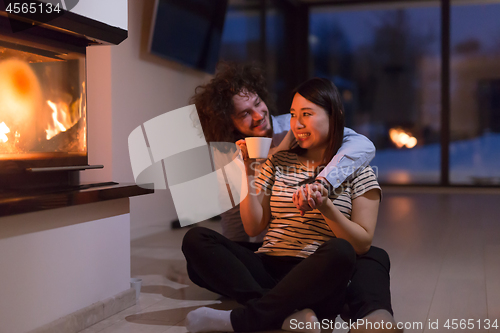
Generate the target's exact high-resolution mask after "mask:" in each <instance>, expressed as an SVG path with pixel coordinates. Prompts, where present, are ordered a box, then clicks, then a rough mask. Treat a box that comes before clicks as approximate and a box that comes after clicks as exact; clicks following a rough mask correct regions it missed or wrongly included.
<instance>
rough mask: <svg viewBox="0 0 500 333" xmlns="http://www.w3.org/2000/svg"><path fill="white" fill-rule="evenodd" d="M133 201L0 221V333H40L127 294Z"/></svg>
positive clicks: (29, 214)
mask: <svg viewBox="0 0 500 333" xmlns="http://www.w3.org/2000/svg"><path fill="white" fill-rule="evenodd" d="M128 201H129V200H128V199H126V198H125V199H119V200H111V201H103V202H99V203H94V204H87V205H79V206H72V207H65V208H59V209H52V210H46V211H41V212H36V213H27V214H20V215H13V216H8V217H3V218H1V219H0V220H1V221H0V222H1V225H2V227H1V228H0V253H1V254H2V255H0V267H1V268H2V274H0V286H2V287H1V295H2V297H1V298H0V332H1V333H23V332H27V331H30V330H33V329H36V328H38V327H40V326H43V325H45V324H48V323H50V322H52V321H54V320H57V319H59V318H60V317H63V316H65V315H68V314H70V313H73V312H75V311H78V310H80V309H82V308H85V307H87V306H89V305H91V304H93V303H95V302H98V301H102V300H105V299H106V298H109V297H112V296H115V295H117V294H119V293H121V292H123V291H125V290H127V289H129V288H130V215H129V214H128V208H129V204H128Z"/></svg>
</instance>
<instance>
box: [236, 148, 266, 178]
mask: <svg viewBox="0 0 500 333" xmlns="http://www.w3.org/2000/svg"><path fill="white" fill-rule="evenodd" d="M235 144H236V145H237V146H238V148H240V150H241V157H242V158H243V162H244V163H245V170H246V172H247V175H250V176H255V175H258V174H259V173H260V168H261V167H262V162H263V161H265V160H264V159H261V160H260V161H259V160H258V159H255V158H250V157H249V156H248V148H247V143H246V142H245V140H243V139H241V140H238V141H236V142H235Z"/></svg>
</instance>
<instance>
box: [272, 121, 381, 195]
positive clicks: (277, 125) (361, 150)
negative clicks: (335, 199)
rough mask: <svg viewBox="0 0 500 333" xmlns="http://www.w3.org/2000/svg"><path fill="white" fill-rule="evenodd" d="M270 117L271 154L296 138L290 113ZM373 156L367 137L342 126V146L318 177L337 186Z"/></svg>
mask: <svg viewBox="0 0 500 333" xmlns="http://www.w3.org/2000/svg"><path fill="white" fill-rule="evenodd" d="M271 117H272V121H273V131H274V134H273V146H274V147H273V148H272V149H271V150H270V151H269V154H271V155H272V154H275V153H277V152H278V151H281V150H288V149H290V147H293V146H294V145H295V144H296V140H295V137H294V136H293V133H292V131H291V130H290V118H291V115H290V114H289V113H288V114H283V115H280V116H277V117H274V116H271ZM374 157H375V146H374V145H373V143H372V142H371V141H370V140H369V139H368V138H367V137H365V136H363V135H361V134H358V133H356V132H354V131H353V130H352V129H350V128H347V127H346V128H344V140H343V141H342V146H341V147H340V149H339V151H338V152H337V154H336V155H335V156H334V157H333V159H332V160H331V161H330V163H328V165H327V166H326V167H325V168H324V169H323V171H321V172H320V174H319V175H318V177H323V178H326V180H328V182H329V183H330V185H332V186H333V187H334V188H337V187H338V186H340V184H342V183H343V182H344V181H345V180H346V179H347V178H348V177H349V176H351V175H352V174H353V173H354V172H360V171H361V170H363V169H364V168H365V167H366V166H368V164H369V163H370V161H371V160H372V159H373V158H374Z"/></svg>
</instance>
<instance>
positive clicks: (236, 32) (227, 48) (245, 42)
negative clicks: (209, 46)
mask: <svg viewBox="0 0 500 333" xmlns="http://www.w3.org/2000/svg"><path fill="white" fill-rule="evenodd" d="M220 59H221V60H227V61H235V62H242V63H243V62H252V61H259V60H260V13H259V11H258V10H255V9H246V8H239V7H236V8H235V7H229V8H228V11H227V14H226V21H225V23H224V32H223V33H222V42H221V51H220Z"/></svg>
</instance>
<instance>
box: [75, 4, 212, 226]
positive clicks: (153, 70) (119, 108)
mask: <svg viewBox="0 0 500 333" xmlns="http://www.w3.org/2000/svg"><path fill="white" fill-rule="evenodd" d="M153 4H154V0H146V1H141V0H129V17H128V28H129V30H128V38H127V39H126V40H125V41H123V42H122V43H121V44H120V45H117V46H104V47H103V46H99V47H91V48H88V58H87V61H88V87H89V92H88V118H89V148H88V150H89V162H90V163H94V164H105V169H103V170H96V171H85V172H83V173H82V179H84V180H98V181H109V180H113V181H117V182H127V183H133V182H134V179H133V174H132V168H131V166H130V160H129V154H128V135H129V134H130V132H132V130H133V129H135V128H136V127H137V126H140V125H141V124H142V123H144V122H145V121H147V120H149V119H151V118H153V117H155V116H158V115H160V114H163V113H164V112H167V111H171V110H175V109H177V108H180V107H183V106H186V105H188V101H189V98H190V97H191V96H192V95H193V93H194V89H195V87H196V86H198V85H200V84H202V83H205V82H207V81H208V80H209V79H210V78H211V76H210V75H208V74H205V73H201V72H198V71H195V70H193V69H189V68H187V67H184V66H182V65H180V64H177V63H174V62H170V61H167V60H163V59H160V58H157V57H154V56H152V55H150V54H149V53H148V51H147V44H148V40H149V28H150V27H149V24H150V21H151V15H152V11H153ZM103 48H104V49H103ZM106 49H108V50H109V51H108V50H106ZM108 52H109V53H108ZM106 66H109V68H110V70H109V69H108V68H107V67H106ZM108 79H109V82H107V81H108ZM96 83H97V85H96ZM93 85H96V86H93ZM106 108H111V114H110V113H109V112H110V110H109V109H106ZM95 113H98V115H99V118H100V117H103V121H104V122H105V123H106V124H102V123H100V124H99V125H96V124H95V123H94V120H95ZM109 117H111V118H109ZM110 119H111V128H109V126H110V124H109V123H108V121H109V120H110ZM99 121H100V120H99ZM98 127H99V129H98V130H97V128H98ZM102 127H104V128H107V131H106V130H104V129H103V128H102ZM96 130H97V133H96ZM109 135H111V142H112V147H108V146H107V140H108V137H109ZM101 145H104V146H101ZM99 150H102V151H101V152H100V153H97V152H96V151H99ZM109 151H111V156H110V155H109ZM110 169H111V170H112V171H111V175H110ZM87 173H88V174H89V175H90V174H91V173H92V175H91V176H86V175H85V174H87ZM130 201H131V212H130V213H131V227H132V229H137V228H141V227H147V226H167V225H170V222H171V221H172V220H174V219H176V218H177V214H176V212H175V208H174V205H173V201H172V197H171V195H170V192H169V191H168V190H166V191H165V190H163V191H157V192H156V193H155V194H149V195H145V196H140V197H134V198H131V200H130Z"/></svg>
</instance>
